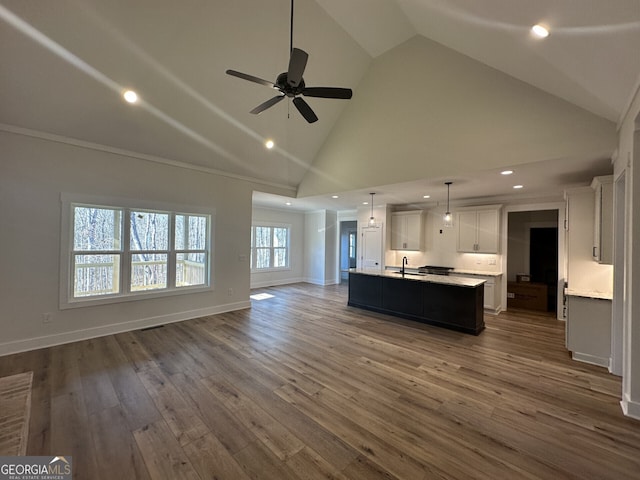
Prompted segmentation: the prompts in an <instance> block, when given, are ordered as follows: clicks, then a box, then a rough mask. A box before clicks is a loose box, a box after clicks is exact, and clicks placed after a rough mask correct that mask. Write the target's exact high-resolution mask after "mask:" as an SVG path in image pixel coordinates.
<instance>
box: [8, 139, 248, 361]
mask: <svg viewBox="0 0 640 480" xmlns="http://www.w3.org/2000/svg"><path fill="white" fill-rule="evenodd" d="M0 155H1V158H0V228H1V232H2V233H1V234H0V251H1V252H2V270H1V272H0V279H1V285H0V305H2V309H0V354H5V353H9V352H14V351H20V350H27V349H32V348H38V347H41V346H45V345H51V344H56V343H64V342H68V341H74V340H77V339H81V338H88V337H94V336H98V335H103V334H108V333H111V332H114V331H123V330H130V329H135V328H140V327H143V326H149V325H153V324H162V323H167V322H170V321H176V320H182V319H186V318H193V317H198V316H201V315H205V314H211V313H217V312H222V311H226V310H233V309H238V308H245V307H247V306H249V301H248V296H249V263H248V261H244V262H242V261H240V255H248V253H249V242H250V240H249V239H250V237H249V233H250V231H249V228H250V225H251V191H252V186H251V185H250V184H249V183H247V182H244V181H241V180H236V179H232V178H227V177H220V176H216V175H213V174H209V173H205V172H202V171H194V170H189V169H185V168H178V167H173V166H169V165H163V164H159V163H155V162H151V161H147V160H141V159H138V158H134V157H133V156H124V155H120V154H115V153H108V152H105V151H100V150H96V149H92V148H86V147H80V146H74V145H71V144H66V143H61V142H54V141H50V140H45V139H40V138H34V137H29V136H23V135H19V134H13V133H8V132H0ZM62 192H67V193H75V194H87V195H98V196H112V197H113V196H116V197H124V198H133V199H135V198H140V199H145V200H146V201H158V202H162V203H171V204H180V205H193V206H199V207H203V208H206V209H207V210H210V211H212V212H215V213H214V223H213V228H214V229H213V237H212V240H213V241H212V243H213V255H212V256H213V258H212V262H213V263H212V267H211V272H212V281H213V285H214V288H213V289H212V290H211V291H207V292H203V293H196V294H189V295H176V296H170V297H163V298H157V299H148V300H140V301H129V302H123V303H116V304H110V305H102V306H92V307H81V308H74V309H69V310H60V308H59V279H60V218H61V204H60V196H61V193H62ZM229 289H231V291H232V292H233V294H232V295H229V291H230V290H229ZM45 312H50V313H52V321H51V323H48V324H43V322H42V314H43V313H45Z"/></svg>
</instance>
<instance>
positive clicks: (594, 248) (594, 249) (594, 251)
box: [592, 247, 596, 257]
mask: <svg viewBox="0 0 640 480" xmlns="http://www.w3.org/2000/svg"><path fill="white" fill-rule="evenodd" d="M592 256H593V257H595V256H596V247H593V254H592Z"/></svg>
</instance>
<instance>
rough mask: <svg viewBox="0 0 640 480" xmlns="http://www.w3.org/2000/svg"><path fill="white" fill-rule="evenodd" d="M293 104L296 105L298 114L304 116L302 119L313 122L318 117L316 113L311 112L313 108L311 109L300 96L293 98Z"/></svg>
mask: <svg viewBox="0 0 640 480" xmlns="http://www.w3.org/2000/svg"><path fill="white" fill-rule="evenodd" d="M293 104H294V105H295V106H296V108H297V109H298V111H299V112H300V114H301V115H302V116H303V117H304V119H305V120H306V121H307V122H309V123H313V122H317V121H318V117H317V116H316V114H315V113H314V112H313V110H311V107H310V106H309V104H308V103H307V102H305V101H304V100H303V99H302V98H300V97H296V98H294V99H293Z"/></svg>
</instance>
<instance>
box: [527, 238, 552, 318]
mask: <svg viewBox="0 0 640 480" xmlns="http://www.w3.org/2000/svg"><path fill="white" fill-rule="evenodd" d="M529 245H530V247H529V269H530V272H531V281H532V282H535V283H542V284H545V285H546V286H547V311H548V312H549V311H551V312H553V311H555V310H556V307H557V297H558V228H557V227H555V228H551V227H546V228H531V230H530V234H529Z"/></svg>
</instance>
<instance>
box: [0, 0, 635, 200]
mask: <svg viewBox="0 0 640 480" xmlns="http://www.w3.org/2000/svg"><path fill="white" fill-rule="evenodd" d="M538 22H540V23H544V24H546V25H548V26H549V27H550V29H551V36H550V37H549V38H547V39H545V40H544V41H539V40H534V39H533V38H532V37H531V36H530V35H529V28H530V26H531V25H532V24H534V23H538ZM294 44H295V46H297V47H299V48H302V49H304V50H305V51H307V52H308V53H309V63H308V65H307V69H306V72H305V76H304V77H305V81H306V83H307V85H310V86H342V87H349V88H353V89H354V98H353V99H352V100H349V101H342V100H326V99H315V98H313V99H308V102H309V104H310V105H311V106H312V108H313V109H314V110H315V111H316V113H317V115H318V117H319V118H320V120H319V121H318V122H317V123H315V124H312V125H310V124H307V123H306V122H305V121H304V120H303V119H302V118H301V117H300V116H299V114H298V112H297V111H296V110H295V108H293V106H292V105H291V104H290V103H289V102H288V101H285V102H280V104H278V105H276V106H275V107H273V108H271V109H269V110H267V111H266V112H264V113H262V114H261V115H259V116H254V115H250V114H249V113H248V112H249V110H251V109H252V108H253V107H255V106H256V105H258V104H259V103H261V102H263V101H265V100H267V99H268V98H270V97H271V96H273V91H271V90H269V89H268V88H266V87H263V86H261V85H257V84H253V83H250V82H245V81H242V80H240V79H237V78H233V77H230V76H228V75H226V74H225V73H224V72H225V70H226V69H228V68H232V69H236V70H240V71H243V72H246V73H249V74H252V75H255V76H258V77H261V78H265V79H267V80H271V81H272V80H275V78H276V76H277V75H278V74H279V73H280V72H283V71H285V70H286V68H287V67H286V66H287V62H288V49H289V0H234V1H233V2H228V1H223V0H206V1H205V0H184V1H181V2H175V1H173V0H135V1H122V0H109V1H105V0H56V1H55V2H44V1H36V0H26V1H25V0H0V65H1V66H0V123H1V124H2V128H4V129H7V130H11V131H15V132H20V133H22V134H27V135H36V136H38V135H45V136H48V138H54V139H56V140H60V141H76V142H82V143H83V144H86V145H94V146H96V147H97V148H102V147H106V148H109V149H112V150H114V151H119V152H127V153H128V154H132V155H136V156H140V157H142V158H147V159H150V160H157V161H163V162H171V163H179V164H185V165H189V166H193V167H195V168H202V169H207V170H213V171H219V172H223V173H225V174H230V175H234V176H240V177H243V178H247V179H248V180H250V181H254V182H256V188H257V189H259V190H263V191H267V192H271V193H282V194H289V195H293V196H295V195H296V192H297V191H298V190H300V192H301V193H302V195H304V196H313V197H314V199H315V200H319V201H322V200H323V199H324V198H325V197H327V196H328V193H330V192H333V191H335V192H340V193H343V194H344V195H343V197H344V198H350V197H349V195H348V194H347V192H351V195H352V196H353V198H354V199H355V198H357V196H358V195H360V194H361V192H363V191H367V190H369V189H373V188H376V189H380V191H384V192H388V195H389V198H390V199H392V198H403V199H406V198H407V197H406V196H407V195H408V193H409V186H410V185H412V187H411V188H415V190H411V191H412V192H413V193H414V194H415V195H417V194H418V193H419V191H422V190H423V189H424V186H425V185H428V184H439V183H440V181H441V180H442V179H443V178H445V177H447V178H453V179H454V180H455V177H456V176H457V177H458V178H459V179H460V181H462V180H463V177H465V175H466V176H469V175H472V174H473V175H472V176H473V178H474V181H476V182H477V181H478V179H482V178H486V181H485V182H482V181H481V182H480V184H478V185H476V187H474V188H473V189H470V191H471V190H472V191H473V192H474V193H473V194H474V195H477V196H483V195H488V194H493V193H496V188H497V186H496V184H495V182H494V181H493V180H491V179H492V178H493V176H492V174H493V173H495V172H494V171H495V170H496V169H498V168H499V167H500V166H501V165H507V164H513V165H517V166H521V168H522V169H524V168H525V165H526V171H527V178H529V179H530V180H531V182H532V183H531V184H533V182H534V179H535V181H538V182H540V184H541V185H546V188H549V186H552V187H560V186H563V185H567V184H571V183H576V182H580V181H584V180H585V178H587V177H588V176H589V175H591V174H598V173H599V172H602V171H603V169H605V168H607V167H608V165H607V162H608V160H609V159H610V155H611V154H612V153H613V151H614V149H615V123H616V122H617V121H618V120H619V119H620V117H621V116H622V115H623V113H624V109H625V107H626V105H627V103H628V100H629V98H630V96H631V94H632V92H633V91H634V89H635V88H636V85H637V82H638V78H639V73H640V54H638V46H639V45H640V2H639V1H638V0H612V1H607V2H603V1H601V0H562V1H561V0H538V1H536V2H530V1H525V0H519V1H518V0H447V1H445V0H348V1H341V0H297V1H296V9H295V29H294ZM411 55H413V57H412V56H411ZM429 55H435V56H436V57H437V58H436V57H433V58H430V57H429ZM466 57H469V58H468V59H466ZM452 64H456V65H459V66H461V68H462V69H463V71H464V72H466V78H463V79H462V81H460V78H457V79H456V81H455V82H450V81H448V80H447V78H446V75H447V74H448V75H451V76H452V77H451V78H452V79H453V78H454V77H453V73H452V72H451V71H450V70H449V66H450V65H452ZM402 65H404V67H402V68H403V69H405V70H398V71H389V69H394V68H398V66H402ZM487 66H488V67H492V68H488V67H487ZM410 67H411V68H410ZM385 69H386V70H385ZM409 74H414V75H415V74H428V75H431V76H432V77H434V78H430V79H424V80H425V81H424V82H422V83H424V84H425V85H431V86H432V87H435V86H437V85H440V86H441V85H442V82H444V83H445V84H449V85H453V86H452V87H451V88H450V89H449V90H450V91H448V92H446V97H445V98H440V105H439V106H438V109H437V110H436V109H434V110H432V111H428V112H424V116H421V114H420V112H412V111H411V110H412V108H411V106H412V105H413V104H415V105H423V107H422V108H426V107H424V105H425V103H426V102H427V99H430V98H436V97H437V95H436V94H434V92H433V91H432V90H429V91H424V92H421V91H420V89H419V88H418V86H419V85H420V83H421V80H422V79H421V78H407V75H409ZM436 74H438V76H439V77H440V78H435V76H436ZM440 74H442V75H444V76H442V75H440ZM391 78H395V79H396V80H395V81H393V82H392V81H391ZM478 78H482V79H485V80H487V81H491V83H492V84H494V86H491V85H488V86H487V88H488V89H489V91H490V94H491V96H493V97H494V98H495V96H496V95H497V93H498V92H499V89H498V87H495V85H502V86H505V85H508V86H509V89H511V90H509V92H511V93H514V92H516V91H517V92H519V93H518V95H520V97H521V98H524V99H525V103H528V104H532V102H533V104H534V105H544V108H543V109H542V110H540V111H539V112H533V113H532V112H525V113H527V114H526V115H524V116H523V117H522V119H521V120H519V121H518V122H516V123H518V124H519V126H518V128H519V130H518V133H519V134H522V132H523V131H524V130H525V128H526V124H527V123H528V122H529V124H530V125H531V126H533V127H534V128H536V129H538V128H542V127H540V125H543V124H544V123H545V121H544V119H542V120H541V119H540V118H534V117H535V116H536V115H540V116H541V117H542V118H544V115H545V113H549V112H554V113H555V114H556V115H555V116H556V119H560V118H564V119H565V122H568V121H569V119H572V120H571V121H572V122H573V123H574V126H576V125H577V127H576V128H573V129H572V128H571V127H570V126H567V125H565V126H564V127H563V128H568V130H567V131H568V132H569V131H571V132H572V133H571V135H569V137H570V138H569V137H567V138H569V140H568V141H567V142H566V144H565V145H559V143H558V142H557V139H556V140H554V142H556V143H555V144H554V145H555V147H557V148H556V149H555V150H554V149H551V148H550V149H549V151H544V149H530V147H531V145H533V144H535V142H536V135H538V140H539V141H540V142H545V140H546V139H547V137H548V135H549V133H550V132H549V131H538V132H533V134H532V135H531V136H530V138H528V139H527V141H526V142H525V143H524V144H522V147H523V148H527V149H529V152H530V153H531V155H530V156H529V157H527V156H526V155H525V156H524V157H526V158H524V157H519V156H518V158H511V157H512V155H511V153H509V154H506V153H505V152H513V151H517V149H518V145H517V144H515V145H511V146H510V147H509V148H510V149H507V150H500V148H498V149H497V150H496V152H498V154H497V155H496V156H495V158H494V159H493V160H489V159H487V158H476V159H474V158H470V159H469V160H468V163H466V164H465V163H464V162H462V161H460V162H459V164H455V163H454V162H449V163H448V162H447V159H443V158H441V155H440V154H441V153H442V151H441V150H440V151H438V153H439V155H440V156H436V155H434V156H433V158H432V159H431V160H430V162H431V163H429V162H426V163H425V164H428V166H429V167H428V168H426V167H425V169H424V170H421V169H420V168H417V167H416V162H418V160H419V159H416V158H409V157H410V156H411V149H413V151H414V152H415V151H419V148H418V146H417V145H413V146H407V145H406V142H407V141H409V142H414V143H415V142H417V141H416V138H418V135H422V133H423V132H424V134H425V135H426V137H427V138H428V136H429V134H431V135H432V136H434V135H436V132H438V133H437V135H438V138H441V137H442V136H441V133H442V132H444V131H445V130H446V128H448V127H450V126H451V125H453V124H456V118H455V115H454V116H453V117H452V118H450V119H449V122H453V123H444V124H441V123H438V124H437V125H436V123H437V122H436V120H437V119H438V118H442V113H443V111H444V110H443V109H446V108H447V107H446V106H447V105H449V106H451V108H453V109H454V110H457V111H459V115H461V117H460V118H462V119H464V118H465V115H464V110H465V108H466V107H468V102H469V98H473V95H471V96H462V97H466V98H463V99H462V100H461V98H462V97H461V96H460V95H459V93H460V92H463V91H471V92H473V91H475V90H476V88H477V79H478ZM492 79H493V80H495V82H494V81H493V80H492ZM465 80H466V81H465ZM438 81H439V82H441V83H440V84H439V83H438ZM454 84H455V85H454ZM454 86H455V88H454ZM124 88H134V89H136V90H137V91H138V92H139V94H140V96H141V98H142V102H141V103H139V104H138V105H134V106H132V105H128V104H125V103H124V102H122V100H121V98H120V94H121V91H122V90H123V89H124ZM456 88H457V89H458V90H456ZM436 93H437V92H436ZM478 93H479V94H480V93H481V92H478ZM434 95H435V97H434ZM443 95H444V93H443ZM505 95H507V92H506V91H505ZM416 96H417V97H418V98H416ZM384 97H386V98H384ZM393 97H395V98H396V99H397V101H395V102H391V101H390V98H393ZM412 99H414V100H415V102H413V101H412ZM497 101H499V102H501V104H502V105H503V106H505V105H506V107H505V108H504V109H503V110H502V113H501V115H502V114H505V115H506V112H508V111H509V109H512V108H514V106H517V102H518V101H517V100H514V99H508V98H498V100H497ZM461 102H465V103H461ZM472 103H473V102H472ZM394 105H396V106H397V107H395V106H394ZM470 108H471V109H472V110H473V112H472V115H471V117H472V118H474V121H475V122H479V120H478V118H479V117H478V115H479V112H481V109H482V108H485V109H486V110H487V113H488V115H487V118H486V121H487V122H490V121H492V120H491V115H490V112H491V105H484V106H482V105H472V106H471V107H470ZM385 112H387V113H388V114H390V115H393V116H394V118H387V119H386V120H385V121H383V120H384V116H385ZM367 115H375V118H369V119H368V120H369V121H370V122H372V123H370V124H368V123H367V122H365V121H364V120H366V119H367ZM518 116H519V115H518ZM504 118H506V117H502V119H501V122H504ZM467 120H468V118H467ZM386 121H390V123H389V128H388V129H387V130H388V132H387V133H388V134H387V135H386V136H385V137H384V138H380V137H381V135H380V132H381V130H382V129H384V128H385V122H386ZM557 122H559V123H562V122H561V121H560V120H557ZM462 123H463V124H464V123H465V122H462ZM482 123H483V122H482V121H480V123H478V124H477V126H478V132H481V131H486V128H485V127H486V125H482ZM550 124H551V125H552V126H553V128H556V129H557V125H556V124H554V123H553V121H552V122H550ZM362 125H370V126H371V131H370V132H364V133H363V132H362V131H361V130H362ZM394 126H395V128H396V129H394ZM408 126H410V127H411V128H409V130H415V131H414V132H409V133H411V135H410V134H409V133H407V131H406V130H407V127H408ZM434 126H436V127H437V128H432V127H434ZM582 127H585V130H584V131H583V132H581V131H580V130H581V128H582ZM471 128H472V123H470V122H467V123H466V127H465V129H464V132H462V134H461V135H459V136H458V137H456V143H458V142H460V144H463V146H464V149H462V150H460V152H459V153H460V155H459V156H460V158H462V156H463V154H464V151H473V149H474V146H473V143H472V142H473V141H475V140H474V139H472V138H471V137H472V135H471V132H470V129H471ZM549 128H552V127H551V126H550V127H549ZM489 130H491V129H489ZM543 130H544V129H543ZM594 130H595V131H596V134H595V136H594ZM491 134H492V135H494V134H495V131H493V132H491ZM581 135H582V138H583V139H584V140H585V143H584V144H585V145H587V146H588V148H586V149H583V150H581V149H580V148H579V145H580V144H581V143H582V142H580V138H581ZM266 138H273V139H274V140H275V142H276V148H275V149H274V150H271V151H268V150H266V149H265V148H264V147H263V141H264V140H265V139H266ZM372 138H377V141H378V142H380V144H379V145H378V147H379V148H377V150H372V149H373V147H372V145H371V144H370V143H369V141H370V140H371V139H372ZM514 138H515V137H514ZM383 141H384V143H385V144H386V146H384V145H381V143H382V142H383ZM503 141H504V139H503ZM516 141H517V139H516V140H514V142H516ZM590 142H591V143H590ZM396 147H397V148H396ZM434 148H435V147H434ZM439 148H442V145H440V147H439ZM395 150H398V151H401V152H403V158H389V154H390V152H393V151H395ZM463 150H464V151H463ZM345 151H347V152H349V155H347V156H342V157H340V158H339V160H337V156H339V155H340V153H341V152H345ZM375 151H378V152H384V153H385V155H378V158H373V159H372V163H370V164H366V163H363V161H364V160H363V159H364V158H365V157H367V156H368V157H372V155H371V153H372V152H375ZM487 152H488V147H485V148H484V150H483V154H484V155H485V157H486V154H487ZM500 152H502V153H503V155H500ZM558 152H560V153H558ZM534 153H537V154H538V155H537V156H536V155H533V154H534ZM556 154H558V158H557V159H556V160H557V162H556V163H555V164H553V165H557V167H556V168H554V166H553V165H550V164H549V162H550V161H552V160H553V156H554V155H556ZM373 157H375V155H373ZM405 157H406V158H405ZM352 160H353V163H352V164H350V163H349V162H352ZM383 162H387V164H388V162H392V163H393V164H394V166H395V170H394V171H392V172H389V171H388V168H382V165H383ZM405 162H406V163H405ZM545 162H546V163H545ZM347 164H349V168H346V169H345V170H344V173H341V172H342V171H343V170H341V168H342V167H344V166H345V165H347ZM449 164H450V166H451V167H452V168H451V169H449V168H448V165H449ZM535 164H540V168H538V169H535V168H532V165H535ZM543 165H546V167H543ZM436 167H437V168H436ZM365 171H366V172H367V175H361V174H362V173H363V172H365ZM521 171H523V170H521ZM376 172H379V173H378V174H376ZM403 172H404V173H403ZM474 172H477V174H475V173H474ZM484 174H486V177H483V175H484ZM341 175H342V177H343V178H340V177H341ZM354 176H359V177H366V178H364V179H362V178H360V179H359V181H357V182H356V181H352V180H353V177H354ZM344 177H349V178H344ZM568 179H570V180H571V181H570V182H569V181H568ZM327 180H330V181H327ZM336 180H339V181H337V182H336ZM492 182H493V183H492ZM391 184H393V185H391ZM504 188H505V189H506V188H510V185H506V186H505V187H504ZM305 190H306V191H307V193H304V192H305ZM541 191H542V190H541ZM505 192H506V190H505ZM469 195H471V193H469ZM407 201H411V199H408V200H407ZM349 202H350V203H348V202H345V203H344V204H340V205H339V206H338V208H349V207H350V206H351V207H355V205H352V203H354V202H355V200H349ZM321 203H322V202H321ZM308 205H311V203H309V204H308ZM317 205H320V203H318V204H317ZM327 207H330V204H327Z"/></svg>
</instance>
